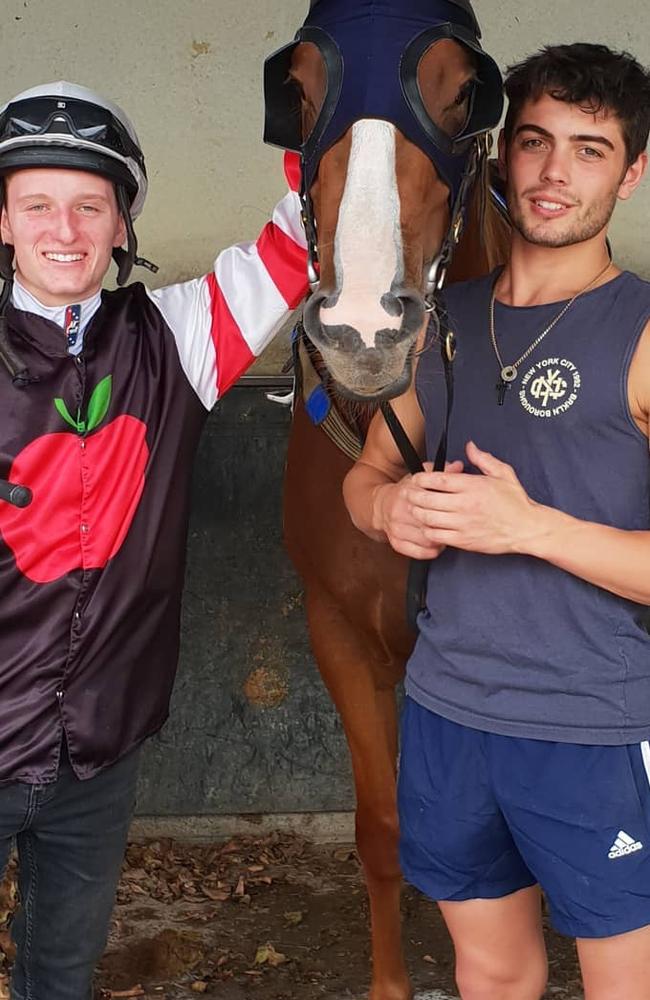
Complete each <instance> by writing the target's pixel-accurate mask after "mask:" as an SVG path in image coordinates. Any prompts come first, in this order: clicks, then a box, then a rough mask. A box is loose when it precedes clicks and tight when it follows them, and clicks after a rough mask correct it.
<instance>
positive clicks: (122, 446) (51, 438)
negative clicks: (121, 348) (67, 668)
mask: <svg viewBox="0 0 650 1000" xmlns="http://www.w3.org/2000/svg"><path fill="white" fill-rule="evenodd" d="M111 391H112V376H111V375H107V376H106V378H104V379H102V381H101V382H100V383H99V385H98V386H97V387H96V388H95V390H94V391H93V393H92V396H91V398H90V401H89V403H88V409H87V412H86V416H85V419H82V415H81V413H78V414H77V418H76V419H75V418H74V417H72V416H71V415H70V413H69V411H68V408H67V406H66V404H65V402H64V400H62V399H55V400H54V405H55V407H56V409H57V411H58V412H59V414H60V415H61V417H62V419H63V420H65V422H66V423H67V424H69V425H70V426H71V427H72V428H73V431H72V432H69V431H63V432H60V433H53V434H44V435H43V436H42V437H39V438H36V440H35V441H32V442H30V444H28V445H27V446H26V447H25V448H23V450H22V451H21V452H20V454H19V455H18V456H17V457H16V458H15V459H14V462H13V464H12V466H11V470H10V473H9V479H11V480H12V481H13V482H16V483H21V485H23V486H24V487H26V488H27V489H29V490H31V491H32V494H33V499H32V502H31V504H30V505H29V506H28V507H25V508H23V509H18V508H16V507H12V506H11V505H10V504H5V503H3V504H0V534H2V537H3V539H4V541H5V544H6V545H7V546H8V547H9V549H10V550H11V551H12V552H13V555H14V558H15V560H16V565H17V567H18V569H19V570H20V572H21V573H22V574H23V575H24V576H26V577H27V579H29V580H32V581H33V582H34V583H51V582H52V581H54V580H58V579H59V578H60V577H62V576H65V575H66V574H67V573H70V572H71V571H73V570H76V569H82V570H90V569H102V568H103V567H104V566H105V565H106V563H107V562H108V560H109V559H111V558H112V557H113V556H114V555H115V554H116V553H117V552H118V551H119V549H120V548H121V546H122V543H123V542H124V539H125V538H126V535H127V533H128V530H129V528H130V526H131V522H132V521H133V517H134V514H135V512H136V510H137V507H138V504H139V502H140V497H141V496H142V491H143V489H144V483H145V469H146V465H147V460H148V458H149V448H148V446H147V442H146V440H145V434H146V429H147V428H146V425H145V424H144V423H143V422H142V421H141V420H138V419H137V418H136V417H132V416H128V415H123V416H120V417H116V418H115V420H112V421H111V422H110V423H109V424H107V425H106V426H105V427H103V428H102V429H101V430H99V431H97V432H96V433H95V430H96V428H97V427H98V426H99V425H100V424H101V423H102V421H103V420H104V417H105V416H106V414H107V412H108V407H109V404H110V399H111Z"/></svg>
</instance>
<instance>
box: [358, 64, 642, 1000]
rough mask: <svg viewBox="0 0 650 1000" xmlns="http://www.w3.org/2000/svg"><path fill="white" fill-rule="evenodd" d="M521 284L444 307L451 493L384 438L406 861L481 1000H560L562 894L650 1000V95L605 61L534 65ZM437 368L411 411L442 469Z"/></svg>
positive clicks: (511, 264)
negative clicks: (406, 617)
mask: <svg viewBox="0 0 650 1000" xmlns="http://www.w3.org/2000/svg"><path fill="white" fill-rule="evenodd" d="M506 93H507V95H508V97H509V101H510V103H509V111H508V115H507V119H506V122H505V127H504V130H503V133H502V135H501V137H500V145H499V153H500V166H501V170H502V172H503V177H504V179H505V182H506V189H507V201H508V208H509V211H510V216H511V219H512V224H513V231H512V247H511V256H510V258H509V260H508V263H507V264H506V265H505V267H503V268H502V269H499V270H498V271H496V272H495V273H493V274H491V275H490V276H488V277H486V278H482V279H478V280H475V281H472V282H468V283H464V284H461V285H456V286H451V287H449V288H448V289H447V291H446V305H447V308H448V311H449V318H450V324H451V327H452V329H453V330H454V331H455V333H456V335H457V338H458V356H457V359H456V362H455V364H454V369H455V393H454V404H453V413H452V417H451V426H450V440H449V449H448V454H449V457H450V460H451V464H450V465H449V466H448V468H447V471H445V472H440V473H434V472H428V471H427V472H423V473H420V474H418V475H415V476H408V475H406V476H405V475H404V473H405V469H404V466H403V464H402V461H401V459H400V456H399V453H398V452H397V450H396V447H395V445H394V444H393V442H392V438H391V437H390V436H389V434H388V431H387V429H386V427H385V426H384V424H383V422H382V421H381V419H378V420H376V421H375V423H374V424H373V427H372V430H371V433H370V436H369V438H368V441H367V444H366V447H365V450H364V452H363V455H362V458H361V459H360V461H359V463H358V464H357V465H356V466H355V467H354V469H353V470H352V472H351V473H350V474H349V477H348V479H347V481H346V484H345V493H346V501H347V504H348V507H349V510H350V512H351V515H352V518H353V520H354V522H355V523H356V525H357V526H358V527H359V528H360V529H361V530H362V531H364V532H365V533H366V534H368V535H369V536H370V537H373V538H376V539H377V540H380V541H384V542H388V543H390V544H391V545H392V546H393V547H394V548H395V549H396V550H397V551H398V552H401V553H403V554H405V555H406V556H409V557H412V558H415V559H430V560H433V561H432V563H431V567H430V571H429V576H428V592H427V597H426V608H425V610H424V611H423V612H422V613H421V614H420V618H419V635H418V639H417V643H416V646H415V650H414V652H413V654H412V656H411V659H410V661H409V664H408V669H407V682H406V691H407V699H406V706H405V711H404V717H403V725H402V752H401V764H400V776H399V807H400V823H401V837H402V841H401V860H402V865H403V870H404V873H405V876H406V878H407V880H408V881H410V882H411V883H413V884H414V885H416V886H418V887H419V888H420V889H421V890H422V891H423V892H424V893H426V894H427V895H428V896H430V897H431V898H432V899H434V900H437V901H438V902H439V904H440V908H441V910H442V914H443V916H444V919H445V921H446V923H447V926H448V928H449V931H450V933H451V936H452V938H453V941H454V945H455V949H456V960H457V980H458V987H459V991H460V994H461V996H462V998H463V1000H538V998H539V997H541V996H542V994H543V992H544V989H545V984H546V976H547V960H546V955H545V950H544V942H543V937H542V919H541V905H540V886H541V888H542V890H543V891H544V893H545V896H546V900H547V904H548V909H549V913H550V918H551V921H552V923H553V924H554V926H555V927H556V928H557V929H558V930H559V931H560V932H562V933H564V934H566V935H570V936H572V937H574V938H576V939H577V947H578V954H579V959H580V964H581V968H582V975H583V980H584V990H585V997H586V998H587V1000H647V998H648V997H650V636H649V635H648V633H647V631H646V628H645V626H644V610H645V607H644V606H645V605H648V604H650V461H649V455H648V433H649V420H650V285H649V284H648V283H646V282H644V281H642V280H641V279H640V278H638V277H637V276H635V275H634V274H632V273H630V272H629V271H622V270H621V269H620V268H619V267H618V266H617V264H616V260H615V259H613V260H612V259H610V253H609V248H608V242H607V229H608V225H609V221H610V217H611V215H612V212H613V210H614V207H615V205H616V202H617V201H618V200H627V199H628V198H630V197H631V195H632V194H633V192H634V191H635V189H636V188H637V186H638V185H639V183H640V181H641V179H642V177H643V174H644V172H645V169H646V165H647V156H646V152H645V149H646V145H647V141H648V130H649V126H650V75H649V74H648V72H647V71H646V70H644V69H643V68H642V67H641V66H640V65H639V63H638V62H636V61H635V60H634V59H633V58H632V57H630V56H629V55H626V54H618V53H614V52H612V51H610V50H609V49H607V48H606V47H604V46H600V45H587V44H577V45H569V46H558V47H552V48H547V49H545V50H543V51H542V52H540V53H538V54H536V55H534V56H532V57H531V58H529V59H527V60H526V61H524V62H523V63H521V64H519V65H517V66H515V67H514V68H513V69H512V70H511V71H510V73H509V76H508V79H507V83H506ZM439 364H440V362H439V358H438V351H437V350H435V349H432V348H426V346H425V349H424V351H423V353H422V355H421V357H420V358H419V364H418V368H417V374H416V377H415V381H414V384H413V386H412V387H411V389H410V390H409V391H408V392H407V393H406V394H405V395H404V396H403V397H402V398H400V399H399V400H398V401H396V408H397V411H398V413H399V414H400V416H401V418H402V421H403V423H404V425H405V426H406V428H407V429H408V430H409V432H410V435H411V436H412V439H413V440H414V441H415V442H417V444H418V445H419V446H420V447H421V450H422V453H423V454H424V453H426V454H428V456H429V458H433V456H434V454H435V450H436V447H437V445H438V440H439V435H440V428H441V424H442V421H443V415H444V408H445V400H444V398H441V397H444V384H445V383H444V377H443V375H442V372H441V370H440V369H439Z"/></svg>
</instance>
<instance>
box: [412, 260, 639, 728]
mask: <svg viewBox="0 0 650 1000" xmlns="http://www.w3.org/2000/svg"><path fill="white" fill-rule="evenodd" d="M495 277H496V275H494V274H493V275H489V276H488V277H486V278H481V279H478V280H476V281H471V282H465V283H463V284H460V285H456V286H451V287H450V288H449V289H448V290H447V292H446V301H447V307H448V310H449V316H450V321H451V328H452V329H453V330H454V331H455V333H456V335H457V338H458V345H459V349H458V356H457V359H456V362H455V364H454V370H455V376H454V377H455V400H454V408H453V414H452V418H451V427H450V440H449V449H448V457H449V459H450V460H453V459H457V458H461V459H463V460H464V461H465V466H466V471H468V472H474V473H476V474H479V473H478V472H477V470H475V469H473V468H472V467H470V466H468V463H467V459H466V456H465V451H464V449H465V443H466V442H467V441H468V440H470V439H472V440H474V441H475V442H476V444H477V445H478V446H479V448H483V449H484V450H486V451H489V452H491V453H492V454H493V455H495V456H496V457H497V458H500V459H502V460H503V461H505V462H508V463H509V464H510V465H512V466H513V467H514V469H515V472H516V473H517V475H518V477H519V479H520V481H521V483H522V485H523V486H524V488H525V490H526V491H527V492H528V494H529V495H530V496H531V497H532V499H534V500H536V501H539V502H540V503H543V504H547V505H549V506H551V507H555V508H558V509H559V510H562V511H565V512H566V513H568V514H571V515H573V516H574V517H577V518H581V519H583V520H587V521H592V522H598V523H600V524H606V525H612V526H613V527H616V528H623V529H628V530H640V531H647V530H650V455H649V447H648V440H647V438H646V437H645V436H644V435H643V434H642V433H641V431H640V430H639V428H638V427H637V425H636V424H635V422H634V420H633V418H632V416H631V413H630V409H629V406H628V399H627V380H628V373H629V367H630V362H631V359H632V355H633V353H634V350H635V348H636V346H637V343H638V341H639V337H640V335H641V333H642V332H643V329H644V327H645V326H646V324H647V323H648V321H649V320H650V284H649V283H647V282H644V281H642V280H641V279H640V278H638V277H636V276H635V275H633V274H631V273H629V272H624V273H623V274H621V275H619V276H618V277H616V278H615V279H613V280H612V281H610V282H608V283H607V284H605V285H602V286H601V287H599V288H596V289H593V290H592V291H590V292H587V293H586V294H584V295H583V296H581V297H580V298H579V299H578V300H577V301H576V302H575V303H574V304H573V305H572V306H571V308H570V309H569V311H568V312H567V314H566V315H565V316H564V317H563V318H562V319H561V320H560V322H559V323H558V324H557V326H556V327H554V328H553V330H552V331H551V332H550V333H549V334H548V335H547V336H546V337H545V338H544V340H543V341H542V343H541V344H539V345H538V347H537V348H536V349H535V350H534V351H533V352H532V353H531V354H530V355H529V357H528V358H527V359H526V360H525V361H524V362H523V363H522V364H521V365H520V366H519V370H518V377H517V379H516V381H515V382H514V383H512V385H511V386H510V388H509V389H508V392H507V394H506V398H505V402H504V405H503V406H499V405H497V393H496V389H495V386H496V383H497V381H498V380H499V365H498V363H497V361H496V358H495V355H494V351H493V349H492V344H491V341H490V335H489V302H490V295H491V291H492V287H493V284H494V281H495ZM561 308H562V303H559V302H556V303H552V304H549V305H543V306H532V307H529V308H516V307H511V306H506V305H503V304H501V303H496V306H495V325H496V335H497V341H498V345H499V349H500V351H501V356H502V358H503V360H504V363H505V364H509V363H511V362H512V361H516V360H517V358H519V357H520V355H521V354H522V353H523V352H524V351H525V350H526V348H527V347H528V346H529V344H531V343H532V342H533V341H534V340H535V338H536V337H537V336H538V335H539V333H540V332H541V331H542V330H543V329H544V327H545V326H546V325H547V324H548V323H550V322H551V320H552V319H553V317H554V316H556V315H557V313H558V312H559V310H560V309H561ZM438 355H439V352H438V350H437V348H436V347H435V346H434V347H432V348H431V349H429V350H427V351H425V352H424V354H423V355H422V357H421V358H420V362H419V366H418V371H417V377H416V387H417V394H418V399H419V403H420V406H421V408H422V412H423V414H424V417H425V424H426V440H427V453H428V455H429V456H433V455H435V452H436V449H437V446H438V440H439V436H440V429H441V426H442V421H443V412H444V406H445V381H444V375H443V373H442V371H441V364H440V360H439V356H438ZM644 612H645V608H644V607H642V606H641V605H639V604H636V603H634V602H632V601H628V600H625V599H623V598H620V597H617V596H615V595H614V594H611V593H609V592H608V591H606V590H603V589H601V588H599V587H596V586H593V585H592V584H590V583H586V582H585V581H584V580H581V579H579V578H578V577H576V576H573V575H571V574H570V573H567V572H565V571H564V570H561V569H558V568H557V567H555V566H552V565H551V564H549V563H546V562H544V561H543V560H540V559H535V558H533V557H530V556H519V555H498V556H488V555H480V554H477V553H471V552H463V551H460V550H457V549H452V548H447V549H446V550H445V551H444V552H443V553H442V554H441V556H440V557H439V558H438V559H437V560H435V561H434V562H433V563H432V564H431V567H430V571H429V579H428V592H427V609H426V611H424V612H423V613H422V614H421V615H420V620H419V626H420V634H419V637H418V640H417V643H416V647H415V650H414V652H413V654H412V656H411V659H410V661H409V663H408V667H407V693H408V694H409V695H410V696H411V697H412V698H413V699H414V700H415V701H417V702H419V703H420V704H421V705H423V706H424V707H426V708H428V709H430V710H432V711H434V712H437V713H438V714H439V715H442V716H443V717H445V718H447V719H451V720H452V721H454V722H458V723H460V724H462V725H466V726H470V727H473V728H476V729H482V730H485V731H488V732H493V733H500V734H502V735H506V736H522V737H528V738H532V739H545V740H553V741H559V742H571V743H585V744H603V745H616V744H626V743H634V742H638V741H641V740H645V739H648V737H650V636H649V635H648V633H647V632H646V629H645V627H644V624H643V616H644Z"/></svg>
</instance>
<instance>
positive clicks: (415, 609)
mask: <svg viewBox="0 0 650 1000" xmlns="http://www.w3.org/2000/svg"><path fill="white" fill-rule="evenodd" d="M490 147H491V137H490V133H488V132H486V133H482V134H481V135H478V136H476V137H475V138H474V139H473V142H472V147H471V149H470V151H469V153H468V156H467V162H466V165H465V170H464V172H463V176H462V180H461V182H460V185H459V188H458V193H457V195H456V198H455V200H454V204H453V208H452V211H451V213H450V222H449V227H448V229H447V232H446V234H445V236H444V238H443V241H442V244H441V246H440V250H439V251H438V253H437V254H436V256H435V257H434V259H433V260H432V261H431V264H430V265H429V268H428V270H427V276H426V281H425V286H424V299H425V312H426V313H428V314H429V316H430V320H429V325H431V324H432V323H435V326H436V328H437V334H438V341H439V344H440V353H441V358H442V365H443V370H444V374H445V384H446V390H447V406H446V415H445V422H444V425H443V430H442V433H441V436H440V442H439V445H438V449H437V452H436V456H435V460H434V463H433V469H434V471H435V472H442V471H444V468H445V463H446V461H447V439H448V432H449V422H450V419H451V411H452V407H453V398H454V376H453V363H454V359H455V356H456V337H455V334H454V332H453V330H452V329H451V327H450V325H449V320H448V316H447V310H446V308H445V306H444V303H443V301H442V291H443V288H444V286H445V282H446V280H447V276H448V273H449V267H450V265H451V261H452V257H453V254H454V250H455V249H456V247H457V245H458V243H459V242H460V240H461V237H462V235H463V232H464V228H465V219H466V217H467V211H468V208H469V199H470V196H471V193H472V190H473V187H474V184H475V182H476V179H477V177H478V176H480V173H481V170H482V168H483V165H484V163H485V161H486V160H487V157H488V156H489V152H490ZM302 178H303V179H302V185H301V190H300V202H301V216H302V223H303V226H304V229H305V236H306V240H307V277H308V280H309V287H310V289H311V292H312V293H314V292H315V291H316V290H317V289H318V286H319V282H320V276H319V270H318V266H319V258H318V233H317V225H316V219H315V216H314V211H313V205H312V200H311V197H310V195H309V191H308V190H307V188H306V183H305V172H304V164H303V173H302ZM379 408H380V410H381V413H382V415H383V417H384V420H385V421H386V424H387V426H388V429H389V431H390V433H391V436H392V438H393V440H394V442H395V445H396V447H397V449H398V451H399V453H400V455H401V457H402V460H403V462H404V465H405V466H406V468H407V469H408V471H409V472H410V473H411V475H416V474H417V473H418V472H423V471H424V465H423V464H422V460H421V458H420V456H419V455H418V453H417V451H416V449H415V448H414V446H413V444H412V443H411V441H410V439H409V437H408V434H407V433H406V431H405V429H404V427H403V425H402V423H401V421H400V419H399V417H398V416H397V414H396V413H395V410H394V408H393V406H392V405H391V403H390V402H389V401H388V400H384V401H382V402H381V403H380V405H379ZM428 570H429V561H428V560H414V559H412V560H411V561H410V565H409V574H408V582H407V594H406V614H407V620H408V623H409V625H410V627H411V628H412V629H413V631H417V617H418V614H419V613H420V611H421V610H422V609H423V608H424V606H425V596H426V582H427V576H428Z"/></svg>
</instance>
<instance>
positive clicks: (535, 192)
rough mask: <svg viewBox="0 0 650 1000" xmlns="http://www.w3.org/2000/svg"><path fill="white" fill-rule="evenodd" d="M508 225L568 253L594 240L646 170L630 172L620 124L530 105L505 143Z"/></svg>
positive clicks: (582, 110)
mask: <svg viewBox="0 0 650 1000" xmlns="http://www.w3.org/2000/svg"><path fill="white" fill-rule="evenodd" d="M499 156H500V164H501V169H502V171H503V174H504V176H505V178H506V183H507V199H508V208H509V211H510V218H511V221H512V223H513V226H514V227H515V229H516V231H517V232H518V233H519V235H520V236H521V237H523V239H524V240H525V241H526V242H528V243H533V244H536V245H538V246H546V247H564V246H571V245H573V244H576V243H583V242H586V241H588V240H592V239H596V238H598V236H599V235H600V234H601V233H603V231H604V230H605V229H606V227H607V225H608V223H609V220H610V218H611V215H612V212H613V211H614V207H615V205H616V201H617V199H619V198H620V199H623V200H625V199H627V198H629V197H630V196H631V195H632V193H633V192H634V190H635V189H636V187H637V186H638V184H639V182H640V181H641V178H642V176H643V173H644V171H645V168H646V164H647V156H646V154H645V153H642V154H641V156H639V157H638V159H637V160H636V161H635V162H634V163H633V164H631V165H629V164H628V159H627V150H626V146H625V140H624V136H623V131H622V128H621V123H620V120H619V119H618V118H617V117H616V116H615V115H614V114H613V113H612V112H610V111H608V110H607V109H602V110H600V111H597V112H594V111H593V109H590V108H587V107H580V106H578V105H575V104H567V103H565V102H563V101H559V100H556V99H555V98H553V97H551V96H550V94H543V95H542V96H541V97H540V98H539V99H538V100H531V101H527V102H526V103H525V104H524V105H523V106H522V109H521V112H520V114H519V116H518V118H517V120H516V121H515V123H514V126H513V129H512V135H511V137H510V138H509V140H508V142H507V143H506V139H505V137H504V135H503V134H502V135H501V137H500V139H499Z"/></svg>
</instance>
